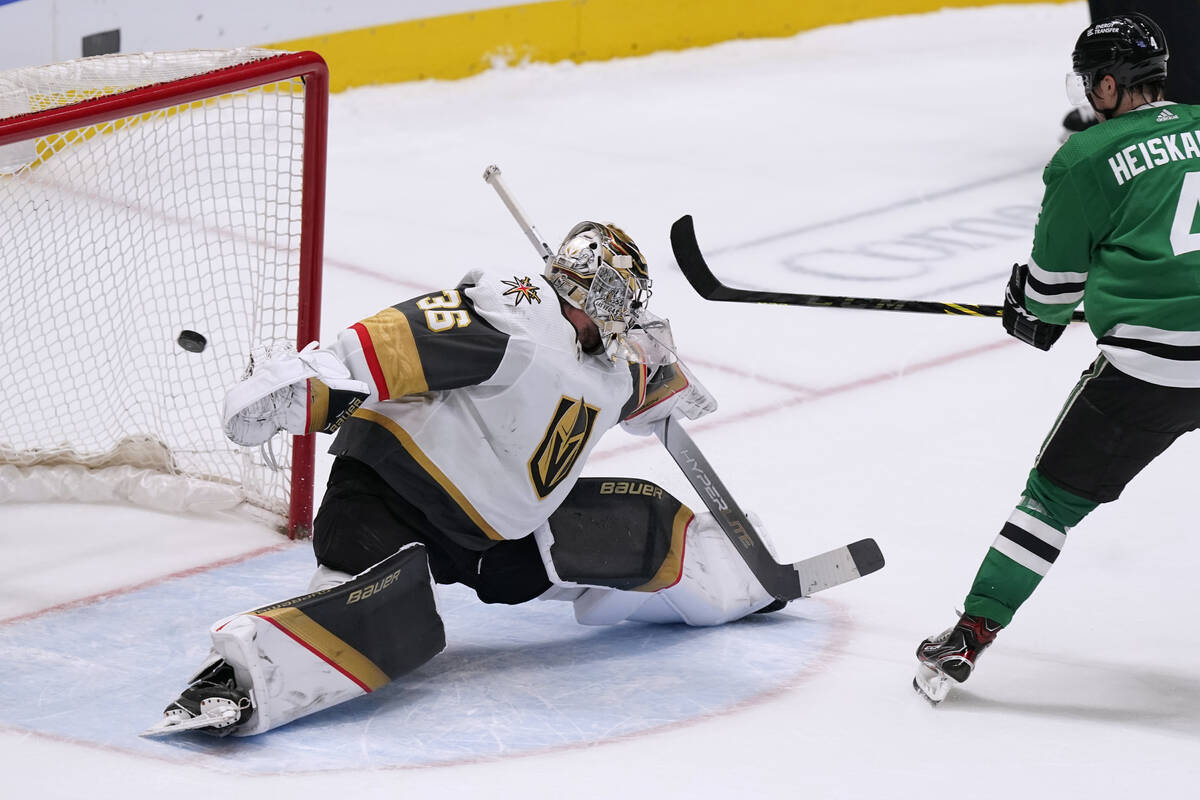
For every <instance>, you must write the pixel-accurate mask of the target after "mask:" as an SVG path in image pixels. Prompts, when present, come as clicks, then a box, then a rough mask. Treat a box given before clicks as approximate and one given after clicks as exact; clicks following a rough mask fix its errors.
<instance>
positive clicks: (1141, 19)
mask: <svg viewBox="0 0 1200 800" xmlns="http://www.w3.org/2000/svg"><path fill="white" fill-rule="evenodd" d="M1167 57H1168V53H1167V39H1166V37H1165V36H1163V32H1162V28H1160V27H1158V24H1157V23H1156V22H1155V21H1154V20H1152V19H1150V18H1149V17H1147V16H1146V15H1145V14H1136V13H1128V14H1118V15H1117V16H1113V17H1106V18H1105V19H1102V20H1098V21H1096V22H1093V23H1092V24H1091V25H1089V26H1088V28H1087V30H1085V31H1084V32H1083V33H1081V34H1079V39H1078V40H1076V42H1075V50H1074V51H1073V52H1072V53H1071V64H1072V67H1073V70H1074V74H1075V75H1078V76H1079V79H1080V81H1081V83H1082V87H1081V88H1082V89H1083V91H1084V94H1085V95H1086V93H1087V92H1090V91H1091V89H1092V87H1093V86H1095V85H1096V84H1097V83H1098V82H1099V81H1100V80H1102V79H1103V78H1104V76H1105V75H1112V76H1113V80H1115V81H1116V82H1117V86H1118V87H1120V88H1123V89H1132V88H1134V87H1136V86H1140V85H1142V84H1144V83H1155V82H1160V81H1163V80H1165V79H1166V77H1167Z"/></svg>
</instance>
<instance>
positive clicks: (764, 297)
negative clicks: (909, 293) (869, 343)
mask: <svg viewBox="0 0 1200 800" xmlns="http://www.w3.org/2000/svg"><path fill="white" fill-rule="evenodd" d="M671 250H672V251H674V253H675V261H676V262H678V264H679V269H680V270H682V271H683V276H684V277H685V278H687V280H688V283H690V284H691V285H692V288H693V289H695V290H696V293H697V294H699V295H700V296H701V297H703V298H704V299H705V300H718V301H725V302H730V303H774V304H777V305H785V306H818V307H824V308H864V309H870V310H873V311H913V312H917V313H921V314H952V315H955V316H964V317H999V316H1001V315H1002V314H1003V313H1004V308H1003V307H1002V306H980V305H974V304H971V303H938V302H934V301H929V300H887V299H884V298H880V297H836V296H834V295H825V294H793V293H791V292H759V291H755V290H753V289H734V288H733V287H730V286H726V285H725V284H723V283H721V281H719V280H718V279H717V276H716V275H714V274H713V272H712V270H711V269H709V267H708V264H707V263H706V262H705V261H704V254H703V253H701V252H700V245H699V244H698V243H697V242H696V229H695V227H694V226H693V224H692V217H691V215H690V214H685V215H684V216H682V217H680V218H679V219H677V220H675V223H674V224H673V225H671ZM1071 321H1072V322H1084V321H1086V318H1085V317H1084V314H1083V312H1082V311H1076V312H1075V313H1074V314H1072V315H1071Z"/></svg>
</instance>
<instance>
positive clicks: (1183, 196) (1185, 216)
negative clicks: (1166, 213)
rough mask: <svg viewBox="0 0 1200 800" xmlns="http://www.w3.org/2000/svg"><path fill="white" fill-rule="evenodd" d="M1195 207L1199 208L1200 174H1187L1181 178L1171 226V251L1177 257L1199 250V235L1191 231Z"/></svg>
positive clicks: (1193, 223)
mask: <svg viewBox="0 0 1200 800" xmlns="http://www.w3.org/2000/svg"><path fill="white" fill-rule="evenodd" d="M1197 207H1200V172H1189V173H1188V174H1187V175H1184V176H1183V188H1181V189H1180V190H1179V205H1178V206H1176V208H1175V222H1174V223H1173V224H1172V225H1171V249H1172V250H1173V251H1174V252H1175V255H1177V256H1181V255H1183V254H1184V253H1193V252H1195V251H1197V250H1200V233H1193V231H1192V228H1193V226H1194V225H1195V223H1196V209H1197Z"/></svg>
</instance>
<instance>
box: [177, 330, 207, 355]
mask: <svg viewBox="0 0 1200 800" xmlns="http://www.w3.org/2000/svg"><path fill="white" fill-rule="evenodd" d="M175 341H176V342H177V343H178V344H179V346H180V347H182V348H183V349H184V350H187V351H188V352H189V353H202V352H204V348H205V347H208V339H205V338H204V335H203V334H201V333H197V332H196V331H189V330H187V329H184V330H181V331H180V332H179V336H177V337H176V338H175Z"/></svg>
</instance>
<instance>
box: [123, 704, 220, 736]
mask: <svg viewBox="0 0 1200 800" xmlns="http://www.w3.org/2000/svg"><path fill="white" fill-rule="evenodd" d="M236 718H237V711H236V710H233V711H226V712H225V713H216V714H202V715H201V716H198V717H188V718H180V717H163V718H162V719H160V720H159V721H158V722H156V723H154V724H153V725H151V726H150V727H149V728H146V730H144V731H142V732H141V733H139V734H138V736H143V737H145V738H147V739H153V738H156V737H160V736H172V735H174V734H176V733H183V732H184V731H194V730H199V729H201V728H219V727H223V726H222V723H225V724H228V723H229V722H231V721H232V720H234V719H236Z"/></svg>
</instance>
